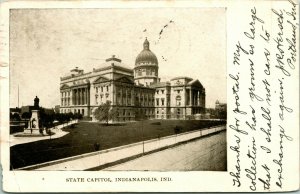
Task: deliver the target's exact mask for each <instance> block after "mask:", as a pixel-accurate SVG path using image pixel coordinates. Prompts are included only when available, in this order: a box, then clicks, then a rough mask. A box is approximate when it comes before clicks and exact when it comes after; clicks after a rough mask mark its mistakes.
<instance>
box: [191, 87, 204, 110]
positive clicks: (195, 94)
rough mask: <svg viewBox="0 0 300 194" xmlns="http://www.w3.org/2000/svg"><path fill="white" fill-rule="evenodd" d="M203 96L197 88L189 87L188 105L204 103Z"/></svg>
mask: <svg viewBox="0 0 300 194" xmlns="http://www.w3.org/2000/svg"><path fill="white" fill-rule="evenodd" d="M204 99H205V98H204V96H203V95H201V93H200V91H199V90H193V89H190V103H189V105H197V106H200V105H201V104H202V105H203V103H204Z"/></svg>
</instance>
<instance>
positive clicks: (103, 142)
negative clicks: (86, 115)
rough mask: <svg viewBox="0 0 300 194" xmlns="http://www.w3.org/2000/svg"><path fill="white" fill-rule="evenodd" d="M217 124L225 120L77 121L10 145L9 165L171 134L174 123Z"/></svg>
mask: <svg viewBox="0 0 300 194" xmlns="http://www.w3.org/2000/svg"><path fill="white" fill-rule="evenodd" d="M220 124H225V121H199V120H191V121H188V120H148V121H140V122H132V123H126V124H114V125H109V126H106V125H104V124H100V123H89V122H80V123H78V124H76V125H75V126H74V127H73V128H72V127H69V128H65V129H64V130H65V131H68V132H70V133H69V134H67V135H65V136H63V137H61V138H57V139H49V140H42V141H36V142H31V143H26V144H20V145H15V146H12V147H11V148H10V164H11V169H16V168H21V167H24V166H28V165H33V164H38V163H42V162H47V161H52V160H57V159H61V158H65V157H70V156H75V155H80V154H84V153H88V152H94V151H96V150H95V146H94V145H95V144H96V143H98V144H99V145H100V150H104V149H108V148H113V147H118V146H122V145H126V144H131V143H135V142H139V141H143V140H149V139H153V138H158V137H164V136H168V135H173V134H174V133H175V132H174V128H175V126H181V130H180V133H182V132H187V131H192V130H196V129H201V128H206V127H210V126H215V125H220Z"/></svg>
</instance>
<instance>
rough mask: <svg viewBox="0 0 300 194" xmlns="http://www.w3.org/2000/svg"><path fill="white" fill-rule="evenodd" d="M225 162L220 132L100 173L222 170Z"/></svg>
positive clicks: (224, 140)
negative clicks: (108, 171)
mask: <svg viewBox="0 0 300 194" xmlns="http://www.w3.org/2000/svg"><path fill="white" fill-rule="evenodd" d="M226 161H227V157H226V132H225V131H224V132H220V133H218V134H213V135H210V136H206V137H203V138H200V139H197V140H194V141H191V142H188V143H185V144H182V145H179V146H175V147H173V148H169V149H166V150H163V151H159V152H155V153H153V154H149V155H145V156H143V157H140V158H137V159H134V160H131V161H128V162H125V163H122V164H119V165H115V166H112V167H109V168H105V169H102V170H138V171H140V170H150V171H174V170H175V171H183V170H184V171H188V170H194V171H204V170H206V171H207V170H209V171H225V170H226V166H227V162H226Z"/></svg>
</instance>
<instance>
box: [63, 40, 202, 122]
mask: <svg viewBox="0 0 300 194" xmlns="http://www.w3.org/2000/svg"><path fill="white" fill-rule="evenodd" d="M159 80H160V79H159V77H158V60H157V58H156V56H155V54H154V53H152V51H151V50H150V44H149V42H148V40H147V39H146V40H145V42H144V44H143V50H142V51H141V53H140V54H139V55H138V56H137V58H136V61H135V67H134V68H133V69H131V68H129V67H126V65H124V64H123V63H122V61H121V60H120V59H118V58H116V57H115V56H112V57H111V58H108V59H106V60H105V63H104V64H102V65H101V68H97V69H96V68H94V69H93V71H92V72H88V73H85V72H84V71H83V70H81V69H78V68H75V69H73V70H71V72H70V74H69V75H67V76H64V77H61V82H60V93H61V105H60V112H61V113H68V112H73V113H80V114H82V115H83V116H84V117H93V111H94V110H95V109H96V108H97V107H98V106H99V105H101V104H102V103H105V102H106V101H111V105H112V106H114V107H117V108H118V114H117V116H116V118H115V121H116V122H127V121H134V120H136V118H137V116H138V115H141V113H143V115H145V117H146V118H148V119H154V118H156V119H172V118H176V119H186V118H187V116H189V115H192V114H197V113H204V112H205V88H204V87H203V86H202V84H201V83H200V82H199V80H193V79H192V78H188V77H177V78H173V79H171V80H170V81H169V82H160V81H159Z"/></svg>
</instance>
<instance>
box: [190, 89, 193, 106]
mask: <svg viewBox="0 0 300 194" xmlns="http://www.w3.org/2000/svg"><path fill="white" fill-rule="evenodd" d="M192 99H193V98H192V88H191V89H190V105H193V103H192Z"/></svg>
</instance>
